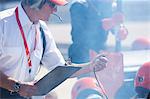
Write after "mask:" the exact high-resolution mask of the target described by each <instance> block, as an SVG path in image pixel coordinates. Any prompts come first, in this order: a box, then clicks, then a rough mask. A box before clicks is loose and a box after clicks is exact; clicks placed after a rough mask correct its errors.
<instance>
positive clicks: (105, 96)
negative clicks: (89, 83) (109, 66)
mask: <svg viewBox="0 0 150 99" xmlns="http://www.w3.org/2000/svg"><path fill="white" fill-rule="evenodd" d="M93 72H94V76H95V79H96V81H97V83H98V86H99V88H100V89H101V90H102V93H103V96H104V98H105V99H108V96H107V95H106V91H105V89H104V88H103V86H102V85H101V84H100V81H99V80H98V78H97V75H96V70H95V68H94V69H93Z"/></svg>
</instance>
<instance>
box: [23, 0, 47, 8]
mask: <svg viewBox="0 0 150 99" xmlns="http://www.w3.org/2000/svg"><path fill="white" fill-rule="evenodd" d="M45 2H46V0H22V2H21V3H22V5H29V6H30V7H31V8H35V9H38V10H39V9H41V8H42V6H43V5H44V4H45Z"/></svg>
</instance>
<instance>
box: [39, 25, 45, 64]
mask: <svg viewBox="0 0 150 99" xmlns="http://www.w3.org/2000/svg"><path fill="white" fill-rule="evenodd" d="M40 32H41V36H42V38H43V52H42V58H43V55H44V52H45V47H46V38H45V33H44V30H43V28H42V27H41V26H40ZM40 64H42V62H40Z"/></svg>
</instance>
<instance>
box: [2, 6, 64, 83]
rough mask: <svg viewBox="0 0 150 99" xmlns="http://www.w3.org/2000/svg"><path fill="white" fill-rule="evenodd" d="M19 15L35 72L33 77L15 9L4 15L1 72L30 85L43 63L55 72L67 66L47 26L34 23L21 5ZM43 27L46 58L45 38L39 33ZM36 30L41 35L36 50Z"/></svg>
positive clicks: (41, 23) (40, 22)
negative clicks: (28, 82)
mask: <svg viewBox="0 0 150 99" xmlns="http://www.w3.org/2000/svg"><path fill="white" fill-rule="evenodd" d="M18 12H19V19H20V22H21V25H22V27H23V30H24V33H25V37H26V40H27V44H28V47H29V50H30V52H31V53H30V54H31V61H32V71H31V73H30V74H29V66H28V63H27V56H26V52H25V47H24V42H23V39H22V36H21V33H20V29H19V27H18V24H17V21H16V16H15V8H13V9H8V10H5V11H2V12H0V71H2V72H3V73H4V74H6V75H8V76H10V77H12V78H14V79H17V80H19V81H26V82H27V81H32V80H33V79H34V77H35V76H36V74H37V71H38V68H39V66H40V61H41V62H42V63H43V65H44V66H46V67H47V68H48V69H49V70H52V69H54V68H55V67H56V66H58V65H64V63H65V61H64V58H63V56H62V55H61V53H60V51H59V50H58V48H57V47H56V44H55V41H54V38H53V36H52V34H51V32H50V31H49V30H48V27H47V25H46V23H45V22H43V21H39V23H38V24H32V22H31V21H30V20H29V18H28V17H27V15H26V13H25V12H24V10H23V8H22V6H21V4H20V5H19V6H18ZM40 26H42V28H43V30H44V33H45V38H46V48H45V52H44V55H43V58H42V53H43V38H42V37H41V32H40V30H39V27H40ZM35 28H36V30H37V32H38V33H39V34H38V36H37V43H36V47H35V50H34V46H35V43H34V42H35V36H36V32H35Z"/></svg>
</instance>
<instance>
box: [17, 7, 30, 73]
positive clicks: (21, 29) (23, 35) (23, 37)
mask: <svg viewBox="0 0 150 99" xmlns="http://www.w3.org/2000/svg"><path fill="white" fill-rule="evenodd" d="M15 15H16V20H17V23H18V26H19V29H20V33H21V36H22V39H23V42H24V47H25V51H26V56H27V58H28V66H29V73H31V67H32V63H31V58H30V52H29V47H28V44H27V41H26V38H25V34H24V31H23V28H22V25H21V22H20V20H19V13H18V7H17V8H16V10H15Z"/></svg>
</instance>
